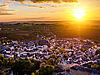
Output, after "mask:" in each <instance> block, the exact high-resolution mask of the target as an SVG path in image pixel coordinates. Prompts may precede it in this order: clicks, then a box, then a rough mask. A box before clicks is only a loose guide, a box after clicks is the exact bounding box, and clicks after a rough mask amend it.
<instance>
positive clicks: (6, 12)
mask: <svg viewBox="0 0 100 75" xmlns="http://www.w3.org/2000/svg"><path fill="white" fill-rule="evenodd" d="M9 11H14V10H9V9H4V8H2V7H1V8H0V15H13V14H12V13H9Z"/></svg>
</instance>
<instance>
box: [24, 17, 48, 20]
mask: <svg viewBox="0 0 100 75" xmlns="http://www.w3.org/2000/svg"><path fill="white" fill-rule="evenodd" d="M45 18H46V17H38V18H24V19H25V20H26V19H45Z"/></svg>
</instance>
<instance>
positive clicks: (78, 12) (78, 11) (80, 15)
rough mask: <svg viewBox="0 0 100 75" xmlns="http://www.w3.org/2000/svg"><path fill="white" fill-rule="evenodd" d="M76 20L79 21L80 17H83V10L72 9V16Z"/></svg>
mask: <svg viewBox="0 0 100 75" xmlns="http://www.w3.org/2000/svg"><path fill="white" fill-rule="evenodd" d="M73 15H74V16H75V17H76V18H78V19H81V18H82V17H84V15H85V13H84V10H82V9H74V14H73Z"/></svg>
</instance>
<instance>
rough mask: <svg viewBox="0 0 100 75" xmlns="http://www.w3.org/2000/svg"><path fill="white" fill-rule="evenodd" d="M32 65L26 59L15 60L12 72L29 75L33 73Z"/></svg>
mask: <svg viewBox="0 0 100 75" xmlns="http://www.w3.org/2000/svg"><path fill="white" fill-rule="evenodd" d="M33 66H34V63H31V61H30V60H28V59H19V60H18V59H17V60H16V61H15V63H14V66H13V70H14V72H15V74H16V73H17V72H18V74H21V75H23V74H28V75H30V74H31V73H32V72H33V71H34V68H33Z"/></svg>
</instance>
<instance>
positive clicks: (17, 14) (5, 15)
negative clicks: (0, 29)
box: [0, 0, 100, 22]
mask: <svg viewBox="0 0 100 75" xmlns="http://www.w3.org/2000/svg"><path fill="white" fill-rule="evenodd" d="M5 1H6V2H5ZM45 1H46V0H45ZM51 1H53V2H44V1H43V2H34V0H33V2H31V1H29V0H26V1H24V0H15V1H14V0H1V1H0V21H1V22H2V21H31V20H32V21H34V20H35V21H39V20H43V21H44V20H47V21H48V20H69V19H76V18H75V16H73V14H74V10H73V9H82V10H84V11H85V12H84V13H85V16H84V17H83V19H100V15H99V13H100V1H99V0H79V2H78V3H73V2H71V3H70V2H69V0H63V1H62V2H58V0H51ZM56 1H57V2H56ZM65 1H66V2H65Z"/></svg>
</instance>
